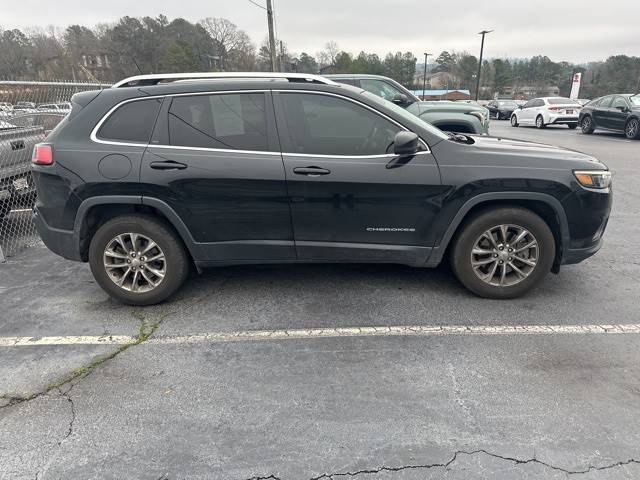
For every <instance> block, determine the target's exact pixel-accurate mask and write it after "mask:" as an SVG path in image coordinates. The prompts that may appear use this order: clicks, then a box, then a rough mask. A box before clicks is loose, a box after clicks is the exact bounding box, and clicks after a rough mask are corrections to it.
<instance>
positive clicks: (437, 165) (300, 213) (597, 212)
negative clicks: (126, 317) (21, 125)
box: [33, 74, 611, 305]
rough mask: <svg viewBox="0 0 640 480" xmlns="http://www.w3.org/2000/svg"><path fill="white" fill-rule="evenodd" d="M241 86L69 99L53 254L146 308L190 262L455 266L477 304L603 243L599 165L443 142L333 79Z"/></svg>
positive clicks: (49, 219) (125, 89)
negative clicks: (79, 264) (83, 265)
mask: <svg viewBox="0 0 640 480" xmlns="http://www.w3.org/2000/svg"><path fill="white" fill-rule="evenodd" d="M207 75H208V76H211V77H214V78H209V79H208V78H206V76H207ZM265 75H268V78H262V77H264V76H265ZM238 76H242V77H243V78H234V74H228V75H226V76H225V75H221V74H217V75H213V74H200V75H197V74H193V75H188V74H171V75H149V76H140V77H133V78H131V79H127V80H124V81H122V82H120V83H118V84H116V85H115V86H114V88H110V89H107V90H102V91H96V92H86V93H79V94H76V95H75V96H74V97H73V109H72V111H71V113H70V114H69V115H68V116H67V117H66V118H65V119H64V120H63V121H62V122H61V123H60V125H59V126H58V127H56V129H55V130H54V131H53V132H52V133H51V134H50V135H49V137H48V138H47V141H46V143H45V144H40V145H38V146H37V147H36V148H35V150H34V156H33V174H34V178H35V182H36V184H37V188H38V202H37V205H36V207H35V210H34V219H35V222H36V225H37V227H38V230H39V232H40V234H41V236H42V239H43V240H44V242H45V244H46V245H47V246H48V247H49V248H50V249H51V250H53V251H54V252H56V253H58V254H60V255H62V256H63V257H65V258H68V259H72V260H78V261H85V262H87V261H88V262H89V264H90V266H91V270H92V272H93V274H94V276H95V278H96V280H97V282H98V283H99V284H100V285H101V286H102V288H104V290H106V291H107V292H108V293H109V294H110V295H111V296H113V297H114V298H116V299H118V300H120V301H122V302H125V303H130V304H137V305H145V304H152V303H157V302H160V301H162V300H164V299H166V298H167V297H168V296H169V295H171V294H172V293H174V292H175V291H176V290H177V289H178V288H179V287H180V286H181V284H182V283H183V282H184V281H185V279H186V278H187V274H188V272H189V270H190V267H191V266H192V265H195V267H196V268H197V269H198V270H200V269H201V268H203V267H212V266H219V265H232V264H250V263H283V262H374V263H385V262H389V263H400V264H406V265H412V266H416V267H435V266H436V265H438V264H439V263H440V262H441V261H442V260H443V258H444V257H445V256H447V257H448V258H449V259H450V261H451V264H452V266H453V270H454V272H455V273H456V275H457V276H458V278H459V279H460V281H461V282H462V283H463V284H464V285H465V286H466V287H468V288H469V289H470V290H471V291H473V292H474V293H476V294H478V295H481V296H484V297H491V298H511V297H515V296H518V295H521V294H523V293H525V292H526V291H528V290H530V289H531V288H532V287H533V286H534V285H536V284H537V283H538V282H540V280H542V278H543V277H544V276H545V275H546V274H547V273H548V272H549V271H550V270H553V271H555V272H557V271H558V269H559V266H560V265H561V264H570V263H577V262H580V261H582V260H584V259H585V258H587V257H589V256H590V255H593V254H594V253H595V252H596V251H597V250H598V249H599V248H600V245H601V242H602V235H603V232H604V229H605V226H606V224H607V219H608V216H609V210H610V207H611V188H610V180H611V177H610V172H609V171H608V169H607V167H606V166H605V165H603V164H602V163H600V162H598V161H597V160H596V159H595V158H593V157H590V156H587V155H583V154H581V153H577V152H573V151H569V150H563V149H560V148H556V147H551V146H546V145H539V144H531V143H526V142H521V141H515V140H506V139H500V138H491V137H470V136H465V135H459V134H458V135H454V134H448V135H447V134H444V133H443V132H442V131H440V130H438V129H437V128H435V127H433V126H431V125H429V124H427V123H425V122H423V121H421V120H420V119H419V118H417V117H416V116H414V115H411V114H410V113H408V112H407V111H406V110H404V109H402V108H400V107H398V106H397V105H394V104H393V103H391V102H388V101H386V100H383V99H381V98H379V97H377V96H375V95H373V94H371V93H368V92H364V91H362V90H361V89H357V88H354V87H351V86H348V85H339V84H336V83H334V82H333V81H330V80H327V79H324V78H322V77H316V76H310V75H302V74H298V75H296V74H289V75H286V74H235V77H238ZM168 80H174V81H172V82H169V81H168Z"/></svg>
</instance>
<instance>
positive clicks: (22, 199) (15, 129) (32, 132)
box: [0, 120, 44, 221]
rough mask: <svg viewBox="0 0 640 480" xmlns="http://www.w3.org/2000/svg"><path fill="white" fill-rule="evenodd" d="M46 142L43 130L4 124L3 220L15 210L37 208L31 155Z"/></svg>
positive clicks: (0, 167)
mask: <svg viewBox="0 0 640 480" xmlns="http://www.w3.org/2000/svg"><path fill="white" fill-rule="evenodd" d="M43 140H44V131H43V128H42V127H38V126H35V127H27V128H21V127H19V126H17V125H15V124H13V123H9V122H6V121H4V120H2V121H0V221H1V220H2V219H3V218H4V217H5V216H6V215H7V214H8V213H9V212H10V211H11V210H12V209H13V208H15V207H19V208H30V207H32V206H33V197H34V195H33V193H34V192H35V185H34V183H33V180H32V178H31V172H30V169H31V168H30V167H31V152H33V149H34V146H35V145H36V144H37V143H39V142H42V141H43Z"/></svg>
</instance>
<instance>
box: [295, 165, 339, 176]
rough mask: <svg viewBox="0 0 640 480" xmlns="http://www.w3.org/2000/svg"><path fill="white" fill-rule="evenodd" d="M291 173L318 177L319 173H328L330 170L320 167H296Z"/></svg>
mask: <svg viewBox="0 0 640 480" xmlns="http://www.w3.org/2000/svg"><path fill="white" fill-rule="evenodd" d="M293 173H295V174H297V175H307V176H308V177H319V176H320V175H329V174H330V173H331V170H327V169H326V168H320V167H298V168H294V169H293Z"/></svg>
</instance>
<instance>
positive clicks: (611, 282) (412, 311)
mask: <svg viewBox="0 0 640 480" xmlns="http://www.w3.org/2000/svg"><path fill="white" fill-rule="evenodd" d="M491 132H492V134H493V135H497V136H504V137H510V138H520V139H525V140H531V141H538V142H542V143H550V144H555V145H559V146H563V147H567V148H572V149H576V150H580V151H583V152H586V153H590V154H593V155H595V156H597V157H598V158H600V159H601V160H603V161H605V162H606V163H607V164H608V165H609V167H610V168H611V169H612V170H613V172H614V189H615V200H614V210H613V214H612V217H611V220H610V222H609V227H608V230H607V233H606V236H605V245H604V247H603V249H602V250H601V251H600V252H599V253H598V254H597V255H596V256H595V257H593V258H592V259H590V260H588V261H586V262H584V263H583V264H580V265H576V266H571V267H565V268H563V269H562V271H561V272H560V274H559V275H550V276H549V277H548V279H547V280H546V281H545V282H544V283H543V285H542V286H541V287H540V288H539V289H537V290H536V291H535V292H533V293H532V294H530V295H528V296H526V297H524V298H521V299H518V300H512V301H491V300H482V299H478V298H476V297H474V296H472V295H471V294H470V293H468V292H467V291H466V290H465V289H464V288H463V287H462V286H460V285H459V284H458V283H457V282H456V280H455V278H454V277H453V275H452V274H451V273H450V272H449V270H448V269H447V268H446V267H441V268H439V269H436V270H418V269H412V268H409V267H403V266H389V265H383V266H375V265H366V266H363V265H310V266H287V265H270V266H243V267H229V268H221V269H216V270H209V271H207V272H206V273H204V274H203V275H200V276H196V277H194V278H193V279H192V280H191V281H190V282H189V284H188V285H187V287H186V288H185V289H183V290H182V291H181V292H180V293H179V295H178V297H177V298H175V299H174V300H173V301H171V302H168V303H165V304H163V305H160V306H156V307H147V308H132V307H127V306H123V305H120V304H117V303H115V302H113V301H111V300H110V299H109V298H108V297H107V296H106V295H105V294H104V293H103V292H102V290H100V288H99V287H98V286H97V285H96V284H95V283H94V281H93V278H92V276H91V273H90V271H89V268H88V266H87V265H83V264H76V263H73V262H68V261H65V260H63V259H61V258H59V257H56V256H55V255H53V254H51V253H49V252H48V251H47V250H46V249H45V248H44V247H43V246H36V247H33V248H29V249H27V250H25V251H24V252H22V253H20V254H18V255H17V256H14V257H11V258H10V259H9V261H8V262H7V263H5V264H1V265H0V394H1V395H2V396H1V397H0V479H22V478H29V479H33V478H37V479H67V478H83V479H90V478H101V479H103V478H144V479H146V478H149V479H182V478H185V479H186V478H188V479H192V478H194V479H218V478H223V479H232V480H235V479H237V480H243V479H251V478H254V479H257V478H264V479H267V478H270V479H282V480H293V479H304V480H306V479H321V478H323V479H330V478H334V479H339V478H352V477H353V478H372V479H376V480H377V479H393V480H396V479H436V478H447V479H470V478H473V479H485V478H486V479H489V478H491V479H534V478H545V479H546V478H551V479H556V478H557V479H560V478H567V477H571V478H573V477H576V478H585V479H595V478H597V479H619V478H629V479H631V478H640V374H639V372H640V348H639V347H640V308H639V307H638V298H639V296H640V253H639V252H640V222H639V221H638V218H639V215H640V188H638V183H637V182H638V181H640V174H639V173H638V170H637V169H638V162H639V161H640V142H638V141H636V142H631V141H628V140H626V139H625V138H624V137H622V136H619V135H613V134H596V135H592V136H584V135H582V134H581V133H579V132H578V131H570V130H568V129H567V128H566V127H551V128H548V129H546V130H536V129H533V128H523V127H521V128H512V127H511V126H510V125H509V124H508V122H505V121H503V122H498V121H493V122H492V126H491Z"/></svg>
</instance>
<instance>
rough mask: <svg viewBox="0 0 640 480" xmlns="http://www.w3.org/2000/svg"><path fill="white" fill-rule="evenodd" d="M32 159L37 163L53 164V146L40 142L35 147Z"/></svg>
mask: <svg viewBox="0 0 640 480" xmlns="http://www.w3.org/2000/svg"><path fill="white" fill-rule="evenodd" d="M31 161H32V162H33V163H34V164H35V165H53V147H52V146H51V145H47V144H46V143H38V144H37V145H36V146H35V147H33V157H32V159H31Z"/></svg>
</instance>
